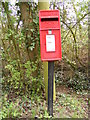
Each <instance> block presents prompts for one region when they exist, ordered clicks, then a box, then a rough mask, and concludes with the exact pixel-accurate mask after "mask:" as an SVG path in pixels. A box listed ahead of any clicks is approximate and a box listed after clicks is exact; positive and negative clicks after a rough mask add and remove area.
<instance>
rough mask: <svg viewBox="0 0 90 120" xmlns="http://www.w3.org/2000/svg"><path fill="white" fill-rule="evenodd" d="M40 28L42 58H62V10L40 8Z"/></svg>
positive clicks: (46, 59)
mask: <svg viewBox="0 0 90 120" xmlns="http://www.w3.org/2000/svg"><path fill="white" fill-rule="evenodd" d="M39 29H40V51H41V60H42V61H55V60H61V58H62V52H61V30H60V11H59V10H40V11H39Z"/></svg>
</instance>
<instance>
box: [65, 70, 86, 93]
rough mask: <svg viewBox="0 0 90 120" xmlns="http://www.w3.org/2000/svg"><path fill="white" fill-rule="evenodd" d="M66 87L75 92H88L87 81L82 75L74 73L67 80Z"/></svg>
mask: <svg viewBox="0 0 90 120" xmlns="http://www.w3.org/2000/svg"><path fill="white" fill-rule="evenodd" d="M67 86H68V87H71V88H73V89H74V90H75V91H82V90H88V79H87V76H85V74H84V73H81V72H78V71H76V72H75V76H74V77H72V78H68V81H67Z"/></svg>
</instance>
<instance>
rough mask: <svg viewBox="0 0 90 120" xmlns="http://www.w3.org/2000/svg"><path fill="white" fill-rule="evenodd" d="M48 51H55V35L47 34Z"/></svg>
mask: <svg viewBox="0 0 90 120" xmlns="http://www.w3.org/2000/svg"><path fill="white" fill-rule="evenodd" d="M46 51H47V52H52V51H55V36H54V35H46Z"/></svg>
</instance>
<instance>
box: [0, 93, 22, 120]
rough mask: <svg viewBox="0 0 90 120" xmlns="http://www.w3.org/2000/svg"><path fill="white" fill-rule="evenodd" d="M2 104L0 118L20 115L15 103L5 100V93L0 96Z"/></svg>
mask: <svg viewBox="0 0 90 120" xmlns="http://www.w3.org/2000/svg"><path fill="white" fill-rule="evenodd" d="M1 101H2V104H1V105H2V106H1V105H0V106H1V112H0V119H2V118H15V117H18V118H19V117H20V115H21V113H20V109H19V108H18V105H17V103H14V102H12V101H11V102H10V101H9V100H7V95H3V96H2V97H1Z"/></svg>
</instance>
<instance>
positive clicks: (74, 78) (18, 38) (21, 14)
mask: <svg viewBox="0 0 90 120" xmlns="http://www.w3.org/2000/svg"><path fill="white" fill-rule="evenodd" d="M49 5H50V9H59V10H60V23H61V40H62V60H61V61H56V62H54V64H55V65H54V66H55V83H56V100H55V101H54V116H53V117H54V118H88V104H89V103H88V15H89V14H90V11H88V0H80V1H77V0H74V1H73V0H67V1H66V0H63V1H62V0H61V1H51V2H49ZM38 11H39V7H38V3H35V2H32V1H29V2H19V1H17V2H16V3H15V4H11V2H1V4H0V19H1V20H0V28H1V29H0V35H1V37H0V39H1V40H0V47H1V50H0V59H1V61H2V63H1V66H2V75H1V80H0V81H1V82H0V87H1V90H2V93H1V95H2V97H1V98H0V100H1V102H0V106H1V112H0V118H15V117H18V118H26V117H27V118H34V117H39V118H43V117H44V118H49V117H50V116H49V115H48V113H47V100H46V97H45V84H44V81H43V74H45V73H44V72H43V64H42V62H41V58H40V38H39V16H38Z"/></svg>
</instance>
